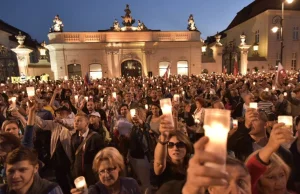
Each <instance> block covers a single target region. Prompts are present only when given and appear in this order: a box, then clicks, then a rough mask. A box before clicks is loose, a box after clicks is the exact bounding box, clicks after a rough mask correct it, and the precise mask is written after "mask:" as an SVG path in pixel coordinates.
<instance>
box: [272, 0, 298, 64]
mask: <svg viewBox="0 0 300 194" xmlns="http://www.w3.org/2000/svg"><path fill="white" fill-rule="evenodd" d="M285 2H287V3H288V4H291V3H293V2H294V0H283V1H282V4H281V16H279V15H276V16H274V17H273V19H272V23H273V24H274V26H273V28H272V29H271V30H272V32H273V33H277V32H278V30H279V29H280V43H281V44H280V63H281V64H282V58H283V48H284V45H283V21H284V3H285ZM278 25H279V26H278ZM276 65H277V64H276Z"/></svg>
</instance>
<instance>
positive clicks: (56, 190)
mask: <svg viewBox="0 0 300 194" xmlns="http://www.w3.org/2000/svg"><path fill="white" fill-rule="evenodd" d="M48 194H63V192H62V190H61V188H60V186H58V185H57V186H56V187H54V188H53V189H52V190H51V191H50V192H48Z"/></svg>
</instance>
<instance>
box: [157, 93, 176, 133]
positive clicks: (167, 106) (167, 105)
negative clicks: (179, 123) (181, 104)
mask: <svg viewBox="0 0 300 194" xmlns="http://www.w3.org/2000/svg"><path fill="white" fill-rule="evenodd" d="M159 102H160V107H161V110H162V112H163V115H166V117H167V119H168V120H169V121H170V122H171V124H172V126H173V127H174V120H173V115H172V102H171V99H170V98H164V99H161V100H160V101H159Z"/></svg>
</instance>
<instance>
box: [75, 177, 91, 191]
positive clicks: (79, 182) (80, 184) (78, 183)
mask: <svg viewBox="0 0 300 194" xmlns="http://www.w3.org/2000/svg"><path fill="white" fill-rule="evenodd" d="M74 184H75V187H76V189H79V190H80V191H81V193H82V194H88V189H87V185H86V182H85V178H84V176H80V177H77V178H76V179H75V180H74Z"/></svg>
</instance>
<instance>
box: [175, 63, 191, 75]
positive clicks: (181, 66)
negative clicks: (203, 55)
mask: <svg viewBox="0 0 300 194" xmlns="http://www.w3.org/2000/svg"><path fill="white" fill-rule="evenodd" d="M177 74H179V75H189V65H188V62H187V61H178V62H177Z"/></svg>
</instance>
